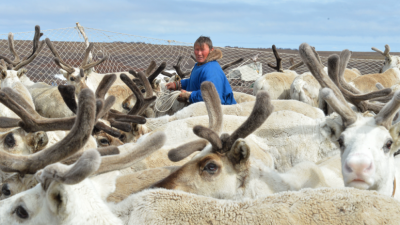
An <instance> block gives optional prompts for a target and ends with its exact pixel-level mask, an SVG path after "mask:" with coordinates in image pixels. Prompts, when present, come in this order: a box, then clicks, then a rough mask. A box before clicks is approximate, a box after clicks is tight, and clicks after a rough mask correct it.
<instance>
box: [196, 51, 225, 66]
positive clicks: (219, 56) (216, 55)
mask: <svg viewBox="0 0 400 225" xmlns="http://www.w3.org/2000/svg"><path fill="white" fill-rule="evenodd" d="M222 57H223V54H222V51H221V50H220V49H214V51H211V52H210V53H209V54H208V56H207V58H206V60H205V61H204V62H203V63H198V65H203V64H206V63H208V62H211V61H214V60H218V59H222Z"/></svg>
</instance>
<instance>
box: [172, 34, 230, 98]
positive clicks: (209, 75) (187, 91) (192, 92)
mask: <svg viewBox="0 0 400 225" xmlns="http://www.w3.org/2000/svg"><path fill="white" fill-rule="evenodd" d="M194 55H195V57H196V60H197V63H196V64H195V65H194V67H193V70H192V73H191V75H190V78H189V79H183V80H181V81H180V82H171V83H168V84H166V87H167V88H168V89H169V90H181V92H182V93H181V94H180V95H179V97H180V99H181V100H184V101H188V102H190V103H195V102H200V101H203V97H202V96H201V91H200V85H201V83H202V82H204V81H210V82H212V83H213V84H214V86H215V88H216V89H217V92H218V94H219V98H220V99H221V104H223V105H232V104H236V101H235V98H234V97H233V92H232V88H231V86H230V84H229V82H228V79H226V76H225V73H224V72H223V71H222V69H221V66H220V65H219V63H218V62H217V61H216V60H217V59H220V58H222V52H221V50H219V49H215V50H214V48H213V45H212V42H211V39H210V38H209V37H204V36H200V37H199V38H198V39H197V40H196V42H195V43H194Z"/></svg>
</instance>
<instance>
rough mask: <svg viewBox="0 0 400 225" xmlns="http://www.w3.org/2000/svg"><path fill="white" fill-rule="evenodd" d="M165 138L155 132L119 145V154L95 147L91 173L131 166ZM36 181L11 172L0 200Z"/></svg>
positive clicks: (70, 159) (67, 161) (116, 150)
mask: <svg viewBox="0 0 400 225" xmlns="http://www.w3.org/2000/svg"><path fill="white" fill-rule="evenodd" d="M165 140H166V136H165V134H164V133H163V132H156V133H154V134H152V135H150V136H148V137H147V138H145V139H144V140H143V141H142V142H140V143H138V144H133V143H130V144H125V145H124V146H121V147H120V148H121V151H122V152H123V153H121V154H120V152H121V151H120V148H117V147H114V146H112V147H104V148H97V149H96V150H97V151H98V152H99V153H100V155H101V156H102V160H101V164H100V166H99V168H98V169H97V170H96V171H95V172H93V173H92V174H93V175H100V174H104V173H108V172H111V171H118V170H122V169H125V168H128V167H131V166H132V165H134V164H136V163H138V162H139V161H141V160H143V159H144V158H146V157H148V156H149V155H150V154H152V153H153V152H155V151H157V150H158V149H160V148H161V147H162V146H163V145H164V143H165ZM87 151H90V150H87ZM87 151H85V152H87ZM85 152H82V151H80V152H78V153H76V154H74V155H72V156H70V157H68V158H65V159H63V160H62V161H60V162H61V163H62V164H66V165H70V164H73V163H76V161H77V160H78V159H79V158H80V157H82V155H84V154H86V153H85ZM103 156H104V157H103ZM100 180H102V179H100ZM37 182H38V181H37V180H36V179H35V177H34V175H33V176H32V175H31V174H26V175H20V174H18V173H16V174H12V175H11V176H9V177H7V178H6V179H5V180H3V183H2V185H1V190H2V191H1V194H0V200H2V199H6V198H9V197H11V196H13V195H15V194H18V193H20V192H22V191H26V190H28V189H30V188H32V187H33V186H35V185H36V184H37ZM103 182H104V181H103ZM106 182H108V181H106ZM108 185H109V184H104V186H108ZM101 188H103V187H101ZM102 197H104V199H105V198H106V197H107V196H103V195H102Z"/></svg>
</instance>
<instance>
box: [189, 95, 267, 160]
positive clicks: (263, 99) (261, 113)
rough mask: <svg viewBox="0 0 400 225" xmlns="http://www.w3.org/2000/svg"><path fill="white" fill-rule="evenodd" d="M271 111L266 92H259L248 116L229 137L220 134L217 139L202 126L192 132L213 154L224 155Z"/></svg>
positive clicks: (210, 131)
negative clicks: (207, 142) (209, 145)
mask: <svg viewBox="0 0 400 225" xmlns="http://www.w3.org/2000/svg"><path fill="white" fill-rule="evenodd" d="M273 111H274V106H273V105H272V104H271V99H270V97H269V95H268V93H267V92H266V91H260V92H259V93H257V96H256V102H255V104H254V108H253V110H252V112H251V114H250V116H249V117H248V118H247V120H246V121H245V122H244V123H243V124H242V125H241V126H240V127H239V128H238V129H236V130H235V131H234V132H233V133H232V134H231V135H229V134H222V135H221V137H220V138H219V137H218V134H216V133H215V132H214V131H213V130H211V129H209V128H206V127H203V126H195V127H194V128H193V132H194V133H195V134H196V135H197V136H199V137H201V138H204V139H206V140H208V141H209V142H210V143H211V145H212V146H213V151H214V152H219V153H226V152H228V151H230V150H231V148H232V146H233V144H234V143H235V142H236V140H238V139H239V138H246V137H247V136H248V135H250V134H251V133H253V132H254V131H255V130H256V129H257V128H259V127H260V126H261V125H262V124H263V123H264V122H265V120H267V118H268V117H269V116H270V115H271V113H272V112H273Z"/></svg>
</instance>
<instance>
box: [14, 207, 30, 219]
mask: <svg viewBox="0 0 400 225" xmlns="http://www.w3.org/2000/svg"><path fill="white" fill-rule="evenodd" d="M15 213H16V214H17V216H18V217H19V218H21V219H27V218H28V217H29V214H28V212H27V211H26V210H25V209H24V207H22V206H18V207H17V209H16V210H15Z"/></svg>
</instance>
